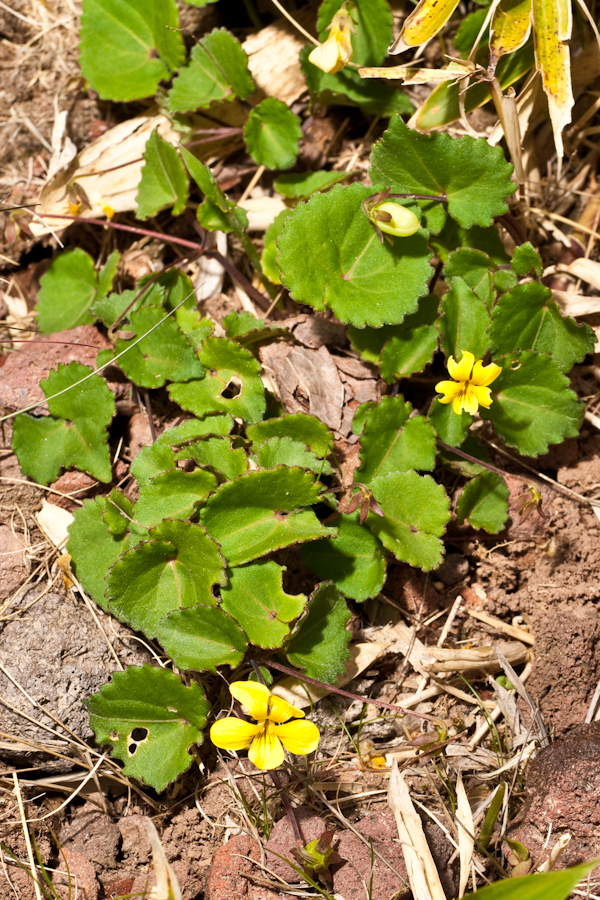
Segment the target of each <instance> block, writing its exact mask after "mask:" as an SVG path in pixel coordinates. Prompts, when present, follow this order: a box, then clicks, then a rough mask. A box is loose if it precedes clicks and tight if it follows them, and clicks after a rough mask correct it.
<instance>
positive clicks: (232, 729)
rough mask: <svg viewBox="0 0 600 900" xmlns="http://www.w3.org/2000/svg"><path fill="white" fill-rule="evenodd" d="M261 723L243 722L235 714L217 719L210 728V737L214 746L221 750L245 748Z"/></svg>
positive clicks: (260, 726) (258, 729) (259, 728)
mask: <svg viewBox="0 0 600 900" xmlns="http://www.w3.org/2000/svg"><path fill="white" fill-rule="evenodd" d="M262 727H263V726H262V725H253V724H252V723H251V722H244V720H243V719H238V718H237V716H228V717H227V718H226V719H219V720H218V722H215V723H214V725H213V726H212V728H211V729H210V739H211V741H212V742H213V744H214V745H215V747H220V748H221V749H222V750H245V749H246V747H249V746H250V744H251V743H252V740H253V738H255V737H256V735H257V734H258V732H259V731H260V730H261V728H262Z"/></svg>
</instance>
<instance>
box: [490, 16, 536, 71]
mask: <svg viewBox="0 0 600 900" xmlns="http://www.w3.org/2000/svg"><path fill="white" fill-rule="evenodd" d="M530 31H531V0H500V3H499V4H498V6H497V8H496V11H495V13H494V15H493V18H492V24H491V27H490V68H492V70H493V69H495V68H496V64H497V62H498V60H499V59H500V57H501V56H504V55H505V54H506V53H513V52H514V51H515V50H519V49H520V48H521V47H522V46H523V45H524V44H525V42H526V41H527V38H528V37H529V32H530Z"/></svg>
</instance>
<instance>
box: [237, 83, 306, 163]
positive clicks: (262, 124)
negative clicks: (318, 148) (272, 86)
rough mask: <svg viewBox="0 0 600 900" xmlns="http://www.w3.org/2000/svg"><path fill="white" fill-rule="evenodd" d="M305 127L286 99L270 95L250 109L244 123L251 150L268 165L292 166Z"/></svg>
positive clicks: (258, 161)
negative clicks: (277, 98) (278, 98)
mask: <svg viewBox="0 0 600 900" xmlns="http://www.w3.org/2000/svg"><path fill="white" fill-rule="evenodd" d="M301 137H302V128H301V126H300V119H299V118H298V116H297V115H296V114H295V113H293V112H292V111H291V109H289V108H288V106H287V105H286V104H285V103H284V102H283V100H276V99H275V97H267V98H266V99H265V100H262V101H261V102H260V103H259V104H258V106H255V107H254V109H253V110H251V112H250V115H249V116H248V121H247V122H246V125H245V126H244V138H245V140H246V146H247V147H248V153H249V154H250V156H251V157H252V159H253V160H254V162H255V163H257V164H258V165H259V166H265V167H266V168H267V169H291V167H292V166H293V165H294V163H295V162H296V157H297V156H298V146H299V144H300V138H301Z"/></svg>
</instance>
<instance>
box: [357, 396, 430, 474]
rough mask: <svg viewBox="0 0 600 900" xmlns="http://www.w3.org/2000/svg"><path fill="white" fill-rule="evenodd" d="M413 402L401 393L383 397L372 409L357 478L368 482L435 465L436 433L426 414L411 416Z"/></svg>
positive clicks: (366, 426)
mask: <svg viewBox="0 0 600 900" xmlns="http://www.w3.org/2000/svg"><path fill="white" fill-rule="evenodd" d="M411 409H412V407H411V405H410V403H405V401H404V399H403V398H402V397H401V396H398V397H382V399H381V402H380V403H379V404H378V405H377V406H374V407H373V408H372V409H371V410H369V412H368V415H367V421H366V425H365V427H364V429H363V432H362V438H361V446H360V459H361V466H360V469H358V471H357V473H356V476H355V481H357V482H363V483H364V484H369V483H370V482H371V481H373V479H374V478H378V477H379V476H381V475H390V474H392V473H393V472H406V471H407V470H408V469H422V470H430V469H433V468H434V466H435V434H434V431H433V428H432V427H431V425H430V424H429V422H428V421H427V420H426V419H425V418H424V417H423V416H415V417H414V418H413V419H409V418H408V417H409V415H410V412H411Z"/></svg>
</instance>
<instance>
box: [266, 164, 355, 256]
mask: <svg viewBox="0 0 600 900" xmlns="http://www.w3.org/2000/svg"><path fill="white" fill-rule="evenodd" d="M354 174H356V173H355V172H290V173H289V174H288V175H280V176H279V178H277V179H275V182H274V184H273V187H274V188H275V190H276V191H277V193H279V194H281V195H282V196H284V197H290V199H292V200H306V199H307V198H308V197H310V196H311V195H312V194H315V193H316V192H317V191H325V190H327V188H330V187H332V186H333V185H334V184H339V183H340V182H341V181H345V180H346V179H347V178H349V177H350V176H351V175H354ZM285 212H287V210H284V213H285ZM289 213H291V210H290V211H289ZM289 213H288V215H289ZM279 215H280V216H281V215H283V214H282V213H279ZM270 227H271V228H272V227H273V226H270ZM267 233H268V232H267ZM266 242H267V236H266V235H265V244H266Z"/></svg>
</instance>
